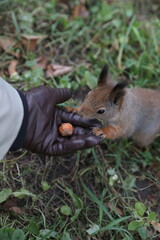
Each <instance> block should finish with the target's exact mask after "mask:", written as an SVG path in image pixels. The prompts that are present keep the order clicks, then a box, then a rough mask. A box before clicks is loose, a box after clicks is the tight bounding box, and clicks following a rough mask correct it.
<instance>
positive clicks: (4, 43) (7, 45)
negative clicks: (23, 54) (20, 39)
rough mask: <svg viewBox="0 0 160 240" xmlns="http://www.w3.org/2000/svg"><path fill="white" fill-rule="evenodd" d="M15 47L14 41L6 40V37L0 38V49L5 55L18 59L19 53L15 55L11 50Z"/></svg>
mask: <svg viewBox="0 0 160 240" xmlns="http://www.w3.org/2000/svg"><path fill="white" fill-rule="evenodd" d="M15 45H16V41H15V40H14V39H11V38H7V37H4V38H0V47H1V48H2V49H3V50H4V51H6V52H7V53H10V54H12V55H14V56H15V57H19V56H20V54H19V53H16V52H14V51H12V50H11V48H12V47H15Z"/></svg>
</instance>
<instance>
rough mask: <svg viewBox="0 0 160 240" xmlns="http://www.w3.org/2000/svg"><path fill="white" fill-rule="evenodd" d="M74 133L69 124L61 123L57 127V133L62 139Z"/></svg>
mask: <svg viewBox="0 0 160 240" xmlns="http://www.w3.org/2000/svg"><path fill="white" fill-rule="evenodd" d="M73 132H74V127H73V126H72V124H70V123H62V124H61V126H60V127H59V133H60V135H61V136H63V137H67V136H71V135H72V134H73Z"/></svg>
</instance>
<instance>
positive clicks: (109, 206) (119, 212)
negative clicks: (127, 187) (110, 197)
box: [106, 202, 124, 216]
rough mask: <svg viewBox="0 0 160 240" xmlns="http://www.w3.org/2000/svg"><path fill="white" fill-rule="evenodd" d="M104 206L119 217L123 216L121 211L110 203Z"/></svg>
mask: <svg viewBox="0 0 160 240" xmlns="http://www.w3.org/2000/svg"><path fill="white" fill-rule="evenodd" d="M106 205H107V207H108V208H110V209H111V210H115V211H116V212H117V213H118V214H119V215H120V216H123V215H124V213H123V211H122V210H121V209H120V208H118V207H115V206H113V205H112V204H111V203H110V202H108V203H107V204H106Z"/></svg>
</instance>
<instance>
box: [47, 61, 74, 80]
mask: <svg viewBox="0 0 160 240" xmlns="http://www.w3.org/2000/svg"><path fill="white" fill-rule="evenodd" d="M72 69H73V68H72V67H68V66H62V65H57V64H52V63H51V64H49V65H48V66H47V71H46V76H47V77H58V76H61V75H64V74H67V73H69V72H71V71H72Z"/></svg>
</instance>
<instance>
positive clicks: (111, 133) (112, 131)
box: [103, 126, 119, 139]
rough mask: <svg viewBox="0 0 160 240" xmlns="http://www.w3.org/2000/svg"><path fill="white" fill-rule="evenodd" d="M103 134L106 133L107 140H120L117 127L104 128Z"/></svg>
mask: <svg viewBox="0 0 160 240" xmlns="http://www.w3.org/2000/svg"><path fill="white" fill-rule="evenodd" d="M103 132H104V134H105V137H106V138H109V139H115V138H118V134H119V131H118V127H116V126H114V127H113V126H108V127H106V128H103Z"/></svg>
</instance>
